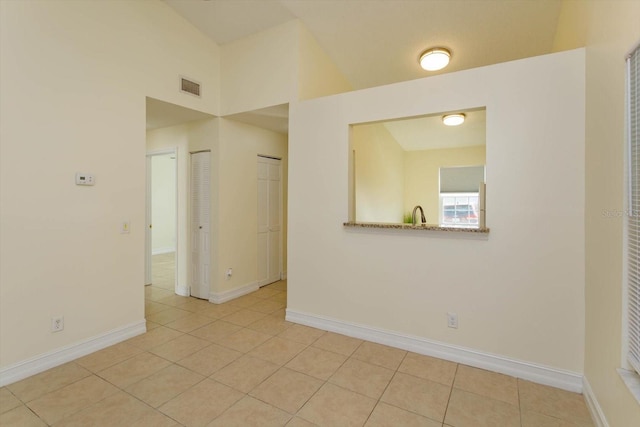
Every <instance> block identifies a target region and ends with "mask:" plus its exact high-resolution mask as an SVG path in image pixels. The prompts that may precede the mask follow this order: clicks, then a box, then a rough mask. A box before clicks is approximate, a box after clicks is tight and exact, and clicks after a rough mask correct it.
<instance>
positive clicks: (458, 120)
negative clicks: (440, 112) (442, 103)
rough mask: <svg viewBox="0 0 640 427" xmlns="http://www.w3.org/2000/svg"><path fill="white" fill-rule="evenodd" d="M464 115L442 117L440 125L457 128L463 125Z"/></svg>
mask: <svg viewBox="0 0 640 427" xmlns="http://www.w3.org/2000/svg"><path fill="white" fill-rule="evenodd" d="M464 118H465V115H464V114H463V113H458V114H447V115H446V116H442V123H444V124H445V125H447V126H458V125H461V124H462V123H464Z"/></svg>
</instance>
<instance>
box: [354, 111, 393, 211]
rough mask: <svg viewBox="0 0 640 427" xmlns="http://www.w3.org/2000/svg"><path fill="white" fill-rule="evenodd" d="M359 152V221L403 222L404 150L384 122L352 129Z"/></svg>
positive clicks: (356, 164)
mask: <svg viewBox="0 0 640 427" xmlns="http://www.w3.org/2000/svg"><path fill="white" fill-rule="evenodd" d="M351 149H352V150H354V151H355V193H356V194H355V198H356V217H355V220H356V221H358V222H391V223H401V222H402V214H403V213H404V212H403V209H404V150H403V149H402V147H401V146H400V144H398V142H397V141H396V140H395V139H394V138H393V136H392V135H391V134H390V133H389V131H388V130H387V128H385V127H384V125H382V124H380V123H370V124H360V125H356V126H353V127H352V129H351Z"/></svg>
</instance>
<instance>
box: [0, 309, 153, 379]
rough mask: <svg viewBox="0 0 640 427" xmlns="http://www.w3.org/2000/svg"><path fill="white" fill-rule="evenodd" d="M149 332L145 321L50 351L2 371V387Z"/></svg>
mask: <svg viewBox="0 0 640 427" xmlns="http://www.w3.org/2000/svg"><path fill="white" fill-rule="evenodd" d="M146 331H147V323H146V321H145V320H141V321H139V322H135V323H132V324H130V325H127V326H123V327H121V328H117V329H114V330H112V331H109V332H106V333H104V334H101V335H97V336H95V337H92V338H89V339H86V340H83V341H80V342H77V343H75V344H70V345H68V346H65V347H62V348H59V349H56V350H53V351H49V352H47V353H44V354H41V355H38V356H35V357H32V358H30V359H27V360H23V361H21V362H18V363H14V364H12V365H9V366H6V367H4V368H1V369H0V387H3V386H5V385H7V384H11V383H14V382H16V381H20V380H22V379H24V378H27V377H30V376H32V375H35V374H39V373H40V372H43V371H46V370H47V369H51V368H55V367H56V366H60V365H62V364H63V363H67V362H70V361H72V360H75V359H77V358H79V357H82V356H86V355H87V354H90V353H93V352H95V351H98V350H102V349H103V348H105V347H109V346H111V345H114V344H117V343H119V342H122V341H124V340H127V339H129V338H132V337H135V336H136V335H140V334H144V333H145V332H146Z"/></svg>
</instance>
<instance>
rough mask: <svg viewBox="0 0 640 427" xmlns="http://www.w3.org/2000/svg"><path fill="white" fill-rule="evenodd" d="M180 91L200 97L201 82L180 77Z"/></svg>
mask: <svg viewBox="0 0 640 427" xmlns="http://www.w3.org/2000/svg"><path fill="white" fill-rule="evenodd" d="M180 91H182V92H185V93H190V94H191V95H195V96H197V97H200V83H197V82H194V81H193V80H189V79H185V78H184V77H180Z"/></svg>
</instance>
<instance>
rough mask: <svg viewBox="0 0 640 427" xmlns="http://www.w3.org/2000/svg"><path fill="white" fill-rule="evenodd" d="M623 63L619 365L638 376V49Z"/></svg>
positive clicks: (639, 90)
mask: <svg viewBox="0 0 640 427" xmlns="http://www.w3.org/2000/svg"><path fill="white" fill-rule="evenodd" d="M626 60H627V93H626V98H627V99H626V105H627V109H626V110H627V111H626V116H627V117H626V121H627V153H626V155H627V184H626V185H627V197H626V199H627V200H626V208H627V209H626V218H625V219H626V220H625V222H624V236H625V244H624V255H625V263H624V266H625V269H624V277H625V284H624V286H623V288H624V292H623V294H624V304H623V307H624V309H623V310H624V319H625V321H624V322H623V336H624V337H625V340H624V343H623V352H622V353H623V359H624V360H623V361H622V364H623V367H625V366H626V367H628V369H629V370H631V371H635V373H636V374H640V46H636V47H635V48H634V49H633V50H632V51H631V53H630V54H629V55H628V56H627V59H626ZM634 153H635V154H634ZM634 192H635V193H636V194H637V195H636V196H635V197H634Z"/></svg>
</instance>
